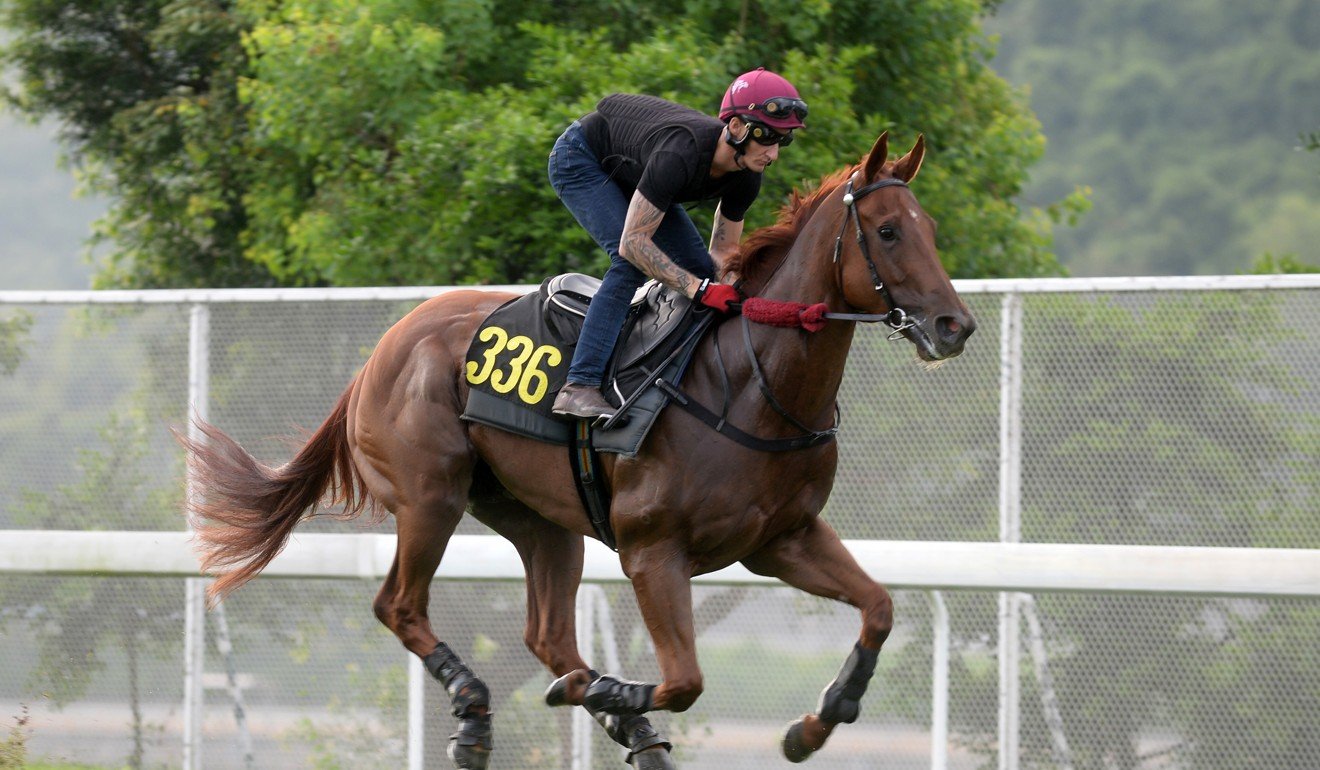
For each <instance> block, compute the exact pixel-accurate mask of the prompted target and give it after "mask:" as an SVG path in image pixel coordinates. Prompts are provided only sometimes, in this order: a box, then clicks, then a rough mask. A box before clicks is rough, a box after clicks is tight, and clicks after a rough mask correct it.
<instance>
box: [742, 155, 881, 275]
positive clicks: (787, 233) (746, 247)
mask: <svg viewBox="0 0 1320 770" xmlns="http://www.w3.org/2000/svg"><path fill="white" fill-rule="evenodd" d="M859 165H860V164H859ZM858 167H859V166H849V167H847V168H843V169H840V170H838V171H835V172H834V173H832V174H827V175H825V176H824V177H822V178H821V180H820V182H819V183H818V184H817V185H816V188H815V189H814V190H809V191H808V192H806V193H803V192H802V191H800V190H798V189H796V188H794V190H793V192H792V194H790V195H789V199H788V203H787V204H785V205H784V207H783V208H781V209H780V210H779V219H778V220H777V221H776V222H775V223H774V224H773V225H767V226H765V227H762V228H760V229H758V230H755V231H754V232H752V234H751V235H749V236H747V239H746V240H745V241H743V244H742V248H740V249H739V250H738V253H737V254H736V255H734V256H733V257H732V258H731V259H730V260H729V261H728V262H727V263H726V264H725V270H726V271H727V272H736V273H737V274H738V275H739V276H741V277H742V278H743V279H744V280H748V281H752V282H757V279H758V278H759V276H758V272H759V270H760V269H761V268H764V267H766V265H767V264H769V265H772V266H773V264H774V260H773V259H771V255H777V254H782V253H784V252H785V251H786V250H787V249H788V248H789V247H790V246H792V245H793V241H794V240H796V239H797V236H798V233H800V232H802V228H803V227H804V226H805V225H806V223H807V220H808V219H810V218H811V215H812V214H813V213H815V211H816V209H817V208H818V207H819V206H820V204H821V202H822V201H823V200H825V198H826V197H828V196H829V194H830V193H832V192H834V191H835V190H837V189H838V188H839V186H840V185H842V184H843V183H844V182H846V181H847V180H848V177H850V176H852V174H853V173H854V172H855V171H856V170H857V169H858Z"/></svg>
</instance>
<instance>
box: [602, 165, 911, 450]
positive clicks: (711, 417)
mask: <svg viewBox="0 0 1320 770" xmlns="http://www.w3.org/2000/svg"><path fill="white" fill-rule="evenodd" d="M907 186H908V185H907V182H904V181H903V180H902V179H893V178H890V179H881V180H878V181H876V182H872V183H871V184H868V185H866V186H865V187H862V188H861V189H859V190H854V189H853V179H852V178H849V179H848V185H847V187H846V188H844V193H843V205H844V215H843V224H842V225H841V226H840V228H839V236H838V238H836V239H835V242H834V263H835V264H836V265H837V264H839V260H840V258H841V257H842V255H843V236H844V234H845V233H846V232H847V231H848V221H849V220H852V222H853V226H854V228H855V230H856V232H857V246H858V248H859V249H861V252H862V257H863V258H864V259H865V260H866V266H867V268H868V269H869V270H870V271H871V284H872V285H873V286H874V287H875V290H876V292H877V293H879V294H880V298H881V299H882V300H884V302H885V305H886V306H888V307H889V310H888V311H887V312H885V313H833V312H828V311H826V312H824V313H823V314H821V317H823V318H826V319H830V320H838V321H861V322H863V323H875V322H883V323H885V324H887V325H888V326H889V328H891V329H893V332H892V333H891V334H890V335H889V339H891V340H893V339H897V338H898V337H900V336H903V335H904V334H905V333H906V332H907V331H908V330H909V329H913V328H916V326H917V319H916V318H915V317H914V316H911V315H908V314H907V312H906V311H904V310H903V308H901V307H899V306H898V303H897V302H895V301H894V297H893V295H892V294H890V293H889V287H888V286H886V285H885V282H884V281H883V280H881V278H880V271H879V270H877V269H876V266H875V260H874V259H872V258H871V250H870V248H869V247H868V246H867V245H866V234H865V232H864V231H863V229H862V216H861V214H859V213H858V212H857V205H856V204H857V201H858V200H860V199H862V198H864V197H866V196H867V195H870V194H871V193H873V192H875V191H876V190H879V189H882V188H885V187H907ZM787 259H788V257H787V255H785V257H784V260H782V261H780V263H779V265H777V266H776V267H775V269H774V270H772V271H771V275H773V274H774V273H776V272H778V270H779V268H780V267H782V266H783V264H784V261H787ZM749 301H750V300H749ZM787 304H789V305H790V306H791V305H792V303H787ZM799 307H802V308H806V307H807V306H806V305H801V306H799ZM820 307H821V308H823V307H824V305H823V304H822V305H820ZM741 320H742V327H743V344H744V347H745V349H746V350H747V355H748V358H749V360H750V362H751V367H752V374H753V376H754V378H755V379H756V384H757V387H758V389H759V390H760V391H761V395H762V396H763V397H764V398H765V400H766V402H767V403H768V404H769V405H770V407H771V408H772V409H773V410H774V411H775V412H776V413H778V414H779V416H780V417H782V418H783V419H784V420H785V421H786V422H788V423H789V424H790V425H792V426H793V427H795V428H797V429H798V430H799V431H801V434H800V435H798V436H792V437H789V438H782V439H763V438H759V437H756V436H753V435H751V434H748V433H745V432H744V431H742V430H740V429H738V428H737V427H735V426H733V425H731V424H730V423H729V421H728V413H729V407H730V404H731V389H730V386H729V379H728V374H727V371H726V369H725V366H724V360H723V356H722V355H721V353H720V344H719V337H718V336H716V337H715V338H714V349H715V361H716V368H717V369H718V370H719V371H720V373H721V376H722V377H723V385H724V406H723V408H722V409H721V411H720V412H719V413H718V414H717V413H715V412H713V411H711V410H710V409H707V408H706V407H705V406H703V405H702V404H700V403H698V402H697V401H695V400H694V399H692V398H691V397H689V396H688V395H687V394H686V393H684V392H683V391H682V390H680V389H679V388H678V387H677V386H675V385H672V384H670V383H669V382H667V381H665V379H664V378H663V377H660V378H657V379H656V380H655V382H654V384H655V385H656V386H657V387H659V388H660V390H661V391H663V392H664V394H665V395H666V396H668V397H669V399H670V400H672V401H674V402H675V403H676V404H678V405H679V406H681V407H682V408H683V409H684V410H686V411H687V412H688V413H689V414H691V415H692V416H693V417H696V418H697V419H698V420H700V421H701V422H703V423H705V424H706V425H707V426H709V427H711V428H713V429H714V430H715V431H717V432H719V433H722V434H723V435H725V436H726V437H728V438H730V439H732V440H733V441H736V442H737V443H739V444H742V445H743V446H745V447H749V448H751V449H757V450H760V451H765V452H783V451H790V450H795V449H807V448H810V447H815V446H819V445H821V444H825V443H828V442H830V441H833V440H834V438H835V436H836V435H837V434H838V432H839V425H840V423H841V421H842V415H841V413H840V410H839V405H838V403H837V402H836V403H835V405H834V424H833V425H832V426H830V427H829V428H826V429H825V430H813V429H812V428H810V427H808V426H806V425H804V424H803V423H802V422H801V421H800V420H798V419H797V418H795V417H794V416H793V415H792V414H790V413H789V411H788V410H787V409H785V408H784V406H783V404H781V403H780V402H779V399H777V398H775V394H774V393H773V392H772V391H771V389H770V384H769V382H768V381H767V379H766V377H765V374H764V373H763V372H762V370H761V364H760V362H759V361H757V359H756V349H755V347H754V346H753V344H752V337H751V326H750V323H749V321H748V318H747V315H746V314H743V315H742V319H741ZM707 323H709V322H707ZM676 352H677V351H676ZM661 368H663V367H661ZM622 411H623V410H622V409H621V410H620V413H622ZM615 419H617V417H616V418H615Z"/></svg>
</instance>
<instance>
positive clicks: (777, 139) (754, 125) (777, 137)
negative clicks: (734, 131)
mask: <svg viewBox="0 0 1320 770" xmlns="http://www.w3.org/2000/svg"><path fill="white" fill-rule="evenodd" d="M738 117H740V118H742V121H743V122H744V123H746V124H747V135H748V136H750V137H751V138H752V139H753V140H754V141H755V142H756V143H757V144H763V145H765V146H766V147H771V146H773V145H776V144H777V145H779V146H780V147H787V146H788V145H790V144H792V143H793V131H792V129H790V130H788V131H785V132H784V133H782V134H781V133H779V132H778V131H776V130H774V129H773V128H771V127H769V126H767V125H766V124H764V123H762V122H761V121H759V120H752V119H751V118H748V117H747V116H746V115H739V116H738Z"/></svg>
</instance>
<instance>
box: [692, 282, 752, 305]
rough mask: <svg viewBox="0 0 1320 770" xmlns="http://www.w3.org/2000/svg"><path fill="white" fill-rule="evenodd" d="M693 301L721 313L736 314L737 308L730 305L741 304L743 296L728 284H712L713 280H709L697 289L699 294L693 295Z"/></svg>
mask: <svg viewBox="0 0 1320 770" xmlns="http://www.w3.org/2000/svg"><path fill="white" fill-rule="evenodd" d="M692 301H693V302H696V303H698V304H701V305H705V306H706V307H709V308H714V309H715V310H718V311H719V312H721V313H726V314H727V313H736V312H737V308H733V307H729V305H730V304H732V303H737V302H741V301H742V295H740V294H739V293H738V290H737V289H735V288H733V287H732V286H730V285H729V284H727V283H711V280H710V279H709V278H707V279H706V280H704V281H702V282H701V285H700V286H698V287H697V293H696V294H693V295H692Z"/></svg>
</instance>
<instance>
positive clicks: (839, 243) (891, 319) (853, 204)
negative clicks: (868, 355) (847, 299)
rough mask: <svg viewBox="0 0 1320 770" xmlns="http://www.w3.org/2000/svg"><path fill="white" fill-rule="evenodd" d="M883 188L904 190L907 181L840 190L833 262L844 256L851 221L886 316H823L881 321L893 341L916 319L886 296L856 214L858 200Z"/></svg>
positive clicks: (842, 319) (882, 180) (871, 321)
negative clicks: (840, 213)
mask: <svg viewBox="0 0 1320 770" xmlns="http://www.w3.org/2000/svg"><path fill="white" fill-rule="evenodd" d="M883 187H907V182H904V181H903V180H902V179H881V180H879V181H877V182H872V183H871V184H868V185H867V186H865V187H863V188H862V189H860V190H856V191H854V190H853V180H852V178H849V179H848V186H847V187H846V188H845V189H844V191H843V206H844V214H843V224H842V225H840V226H839V237H838V238H836V239H835V240H834V262H835V264H838V262H839V257H840V256H841V255H842V254H843V234H844V233H845V232H847V231H848V221H849V220H850V219H851V220H852V222H853V225H854V227H855V228H856V230H857V246H858V248H860V249H861V251H862V257H863V258H864V259H866V266H867V268H869V269H870V271H871V283H872V284H873V285H874V286H875V290H876V291H877V292H879V294H880V298H881V299H883V300H884V301H885V304H886V305H887V306H888V307H889V312H887V313H826V314H825V317H826V318H833V319H838V320H840V321H862V322H866V323H874V322H877V321H884V322H885V323H886V324H888V325H889V328H891V329H893V330H894V333H893V334H891V335H890V339H894V338H895V337H897V336H899V335H900V334H902V333H903V332H905V331H907V330H908V329H911V328H913V327H914V326H916V325H917V320H916V319H915V318H913V317H912V316H910V315H908V314H907V313H906V312H904V310H903V308H901V307H899V306H898V303H897V302H895V301H894V297H893V295H891V294H890V293H889V287H888V286H885V282H884V281H883V280H881V278H880V271H879V270H877V269H876V267H875V260H873V259H871V249H870V248H869V247H868V246H867V245H866V235H865V233H863V231H862V215H861V214H859V213H858V212H857V201H859V200H861V199H862V198H864V197H866V196H867V195H870V194H871V193H873V192H875V191H876V190H879V189H881V188H883Z"/></svg>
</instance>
